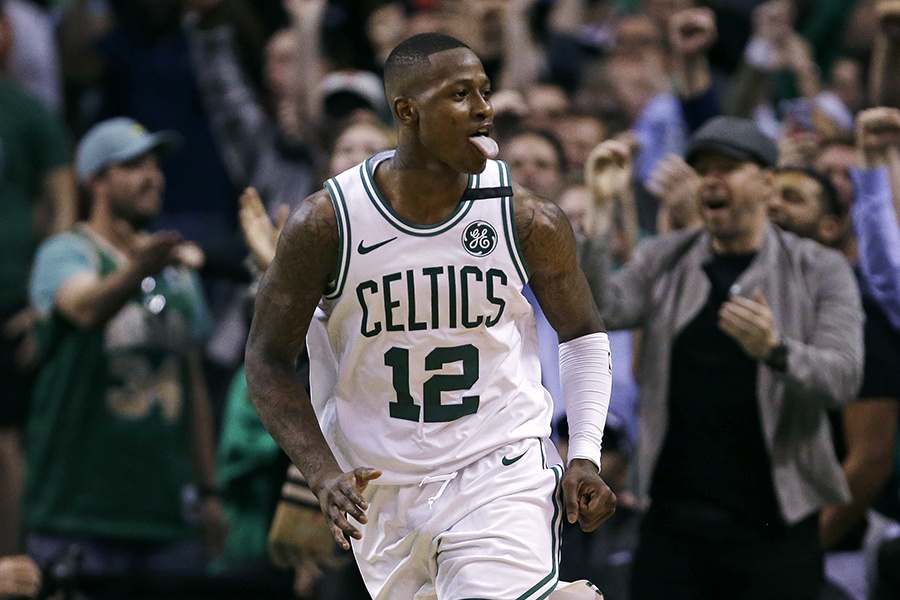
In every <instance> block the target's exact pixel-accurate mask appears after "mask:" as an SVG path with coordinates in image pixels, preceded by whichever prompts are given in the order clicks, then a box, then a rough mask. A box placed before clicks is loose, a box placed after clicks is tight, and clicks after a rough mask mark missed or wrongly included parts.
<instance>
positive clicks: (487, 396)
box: [246, 33, 615, 600]
mask: <svg viewBox="0 0 900 600" xmlns="http://www.w3.org/2000/svg"><path fill="white" fill-rule="evenodd" d="M384 78H385V89H386V92H387V97H388V99H389V101H390V104H391V108H392V112H393V116H394V120H395V122H396V124H397V128H398V140H399V144H398V147H397V149H396V151H388V152H385V153H381V154H377V155H375V156H373V157H371V158H370V159H368V160H367V161H365V162H364V163H362V164H361V165H358V166H357V167H354V168H352V169H349V170H348V171H345V172H344V173H342V174H340V175H338V176H336V177H334V178H333V179H331V180H329V181H328V182H327V183H326V186H325V188H326V189H324V190H322V191H321V192H319V193H316V194H313V195H312V196H310V197H309V198H307V199H306V200H305V201H304V202H303V203H302V204H301V206H300V207H298V209H297V210H296V211H295V212H294V213H293V214H292V215H291V217H290V219H289V220H288V222H287V224H286V225H285V227H284V230H283V231H282V234H281V236H280V239H279V242H278V249H277V252H276V255H275V259H274V261H273V262H272V264H271V266H270V267H269V269H268V271H267V273H266V275H265V277H264V278H263V281H262V283H261V286H260V290H259V295H258V296H257V300H256V312H255V316H254V319H253V326H252V330H251V332H250V339H249V342H248V347H247V360H246V369H247V380H248V384H249V389H250V393H251V397H252V398H253V401H254V403H255V405H256V408H257V410H258V412H259V415H260V417H261V419H262V421H263V423H264V424H265V426H266V427H267V428H268V430H269V431H270V432H271V433H272V435H273V437H274V438H275V439H276V440H277V441H278V443H279V444H280V445H281V447H282V448H283V449H284V450H285V451H286V452H287V454H288V455H289V456H290V458H291V460H292V461H293V462H294V464H295V465H297V467H299V469H300V471H301V472H302V473H303V475H304V476H305V477H306V479H307V480H308V482H309V485H310V488H311V489H312V491H313V492H314V493H315V494H316V496H317V498H318V500H319V503H320V505H321V508H322V511H323V512H324V514H325V515H326V518H328V519H329V520H330V522H331V528H332V531H333V534H334V538H335V540H336V541H337V542H338V544H340V545H341V546H342V547H343V548H345V549H347V548H350V546H351V544H350V542H349V541H348V538H349V539H350V541H352V546H353V551H354V554H355V557H356V560H357V562H358V563H359V566H360V570H361V572H362V575H363V578H364V580H365V582H366V586H367V588H368V590H369V592H370V593H371V594H372V596H373V597H375V598H377V599H387V598H392V599H396V598H416V599H424V598H440V599H442V600H443V599H447V600H451V599H452V600H459V599H462V598H490V599H495V600H499V599H508V598H523V599H525V598H546V597H547V596H548V595H549V594H550V593H551V592H553V590H554V588H555V587H556V586H557V558H558V542H559V538H558V526H559V524H560V520H561V518H562V517H563V515H565V517H566V518H567V519H568V520H569V521H570V522H572V523H574V522H576V521H578V522H579V523H580V524H581V526H582V528H584V529H585V530H588V531H590V530H593V529H595V528H596V527H597V526H598V525H600V523H602V522H603V521H604V520H605V519H607V518H608V517H609V516H610V515H611V514H612V513H613V512H614V510H615V496H614V495H613V493H612V492H611V491H610V490H609V488H608V487H607V486H606V484H605V483H604V482H603V480H602V479H601V478H600V476H599V473H598V472H599V467H600V442H601V438H602V434H603V427H604V425H605V422H606V413H607V407H608V403H609V392H610V385H611V378H610V366H609V364H610V363H609V345H608V341H607V338H606V333H605V332H604V324H603V321H602V319H601V318H600V315H599V313H598V311H597V308H596V306H595V304H594V302H593V300H592V298H591V294H590V290H589V289H588V284H587V282H586V281H585V278H584V275H583V274H582V272H581V271H580V270H579V268H578V266H577V263H576V258H575V239H574V236H573V233H572V229H571V227H570V225H569V223H568V221H567V220H566V219H565V217H564V216H563V213H562V212H561V211H560V210H559V209H557V208H556V207H554V206H553V205H552V204H550V203H546V202H543V201H539V200H537V199H536V198H534V197H532V196H531V195H530V194H528V193H527V192H526V191H524V190H522V189H519V188H516V187H514V186H512V183H511V181H510V177H509V170H508V168H507V166H506V165H505V164H504V163H502V162H500V161H497V160H494V157H495V156H496V155H497V150H498V148H497V144H496V142H494V141H493V140H492V139H491V138H490V137H489V133H490V131H491V125H492V118H493V112H492V109H491V104H490V100H489V98H490V93H491V86H490V82H489V80H488V78H487V77H486V75H485V73H484V68H483V67H482V64H481V62H480V61H479V60H478V58H477V56H476V55H475V53H474V52H472V50H471V49H469V48H468V47H467V46H466V45H464V44H463V43H462V42H460V41H458V40H456V39H454V38H451V37H448V36H444V35H440V34H431V33H429V34H420V35H417V36H414V37H412V38H409V39H407V40H406V41H404V42H402V43H401V44H399V45H398V46H397V48H396V49H395V50H394V51H393V52H392V53H391V55H390V56H389V58H388V59H387V62H386V64H385V75H384ZM527 282H529V283H530V285H531V287H532V289H533V291H534V294H535V296H536V297H537V299H538V300H539V302H540V303H541V306H542V308H543V309H544V312H545V313H546V315H547V317H548V319H549V320H550V322H551V324H552V325H553V326H554V327H555V328H556V330H557V332H558V334H559V340H560V343H561V346H560V371H561V380H562V385H563V391H564V394H565V396H566V408H567V412H568V418H569V427H570V431H571V438H570V446H569V464H568V468H567V469H566V470H565V473H564V474H563V472H562V467H561V466H560V465H554V464H553V461H552V459H551V458H550V456H549V455H548V453H547V446H546V444H545V443H544V442H546V440H547V437H548V436H549V434H550V417H551V411H552V407H551V401H550V397H549V394H548V393H547V392H546V390H545V389H544V388H543V387H542V386H541V377H540V366H539V358H538V348H537V334H536V330H535V323H534V315H533V310H532V309H531V307H530V305H529V304H528V302H527V300H526V299H525V297H524V296H523V295H522V288H523V286H524V285H525V284H526V283H527ZM310 321H312V323H310ZM304 338H307V343H308V346H309V353H310V357H311V368H310V372H311V384H312V394H311V396H312V398H311V400H310V398H309V396H307V395H306V393H305V392H304V390H303V388H302V387H301V386H300V385H299V384H298V382H297V380H296V377H295V375H294V359H295V357H296V356H297V354H298V352H299V351H300V349H301V348H302V345H303V341H304ZM558 489H560V490H561V492H562V497H563V501H564V504H563V506H560V505H559V502H558V494H557V490H558ZM563 511H564V512H563ZM351 518H352V520H351ZM353 521H355V522H356V523H354V522H353ZM585 590H586V591H590V590H589V589H588V588H587V587H585ZM557 593H560V592H559V590H557ZM562 593H564V594H568V593H569V592H562ZM590 595H591V597H596V595H595V594H594V593H593V592H592V591H591V593H590ZM567 597H569V596H567ZM571 597H575V596H571Z"/></svg>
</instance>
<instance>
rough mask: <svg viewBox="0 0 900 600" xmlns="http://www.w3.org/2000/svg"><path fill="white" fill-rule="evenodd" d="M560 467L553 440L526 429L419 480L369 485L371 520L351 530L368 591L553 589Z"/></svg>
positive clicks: (497, 595)
mask: <svg viewBox="0 0 900 600" xmlns="http://www.w3.org/2000/svg"><path fill="white" fill-rule="evenodd" d="M545 444H546V450H545ZM548 457H549V460H548ZM554 463H555V464H554ZM561 476H562V466H561V465H560V464H559V458H558V455H557V454H556V451H555V448H552V446H551V445H550V442H549V441H545V442H542V441H541V440H538V439H527V440H520V441H518V442H515V443H512V444H509V445H507V446H504V447H501V448H499V449H498V450H496V451H494V452H492V453H490V454H488V455H486V456H484V457H482V458H481V459H479V460H477V461H476V462H474V463H472V464H471V465H469V466H467V467H465V468H464V469H462V470H460V471H458V472H456V473H445V474H443V473H442V474H439V475H435V476H434V477H426V478H425V480H424V481H423V482H422V483H421V484H420V485H415V484H413V485H403V486H384V485H373V486H370V487H369V489H367V490H366V497H367V499H368V501H369V510H368V511H367V513H366V514H367V516H368V519H369V522H368V524H366V525H363V526H361V531H362V539H361V540H352V544H353V552H354V555H355V557H356V561H357V563H358V564H359V569H360V572H361V573H362V576H363V579H364V580H365V582H366V586H367V588H368V590H369V593H370V594H371V595H372V597H373V598H374V599H375V600H397V599H398V598H404V599H410V600H413V599H414V600H436V599H440V600H463V599H473V598H477V599H488V600H512V599H513V598H516V599H521V600H526V599H527V600H531V599H538V598H547V597H548V595H549V594H550V593H551V592H552V591H553V589H554V588H555V587H556V583H557V579H558V572H559V571H558V564H559V543H560V539H559V531H560V526H561V523H562V519H563V518H564V510H563V507H562V506H561V505H560V496H559V490H558V489H559V480H560V477H561Z"/></svg>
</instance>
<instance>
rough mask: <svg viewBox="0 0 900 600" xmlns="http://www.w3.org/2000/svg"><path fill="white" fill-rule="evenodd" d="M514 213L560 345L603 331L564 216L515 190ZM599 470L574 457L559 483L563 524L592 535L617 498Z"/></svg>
mask: <svg viewBox="0 0 900 600" xmlns="http://www.w3.org/2000/svg"><path fill="white" fill-rule="evenodd" d="M515 209H516V228H517V230H518V234H519V243H520V245H521V248H522V252H523V254H524V256H525V261H526V263H527V265H528V268H529V270H530V272H531V277H530V281H529V283H530V285H531V289H532V291H533V292H534V295H535V298H537V300H538V302H539V303H540V305H541V309H542V310H543V311H544V314H545V315H546V316H547V320H548V321H549V322H550V324H551V325H552V326H553V328H554V329H556V331H557V334H558V335H559V341H560V343H564V342H569V341H572V340H576V339H578V338H582V337H584V336H587V335H590V334H594V333H600V332H603V331H605V326H604V324H603V319H602V318H601V317H600V312H599V311H598V310H597V305H596V304H595V303H594V300H593V297H592V296H591V291H590V287H589V286H588V282H587V279H586V278H585V276H584V273H582V271H581V268H580V267H579V266H578V260H577V257H576V246H575V234H574V233H573V231H572V226H571V225H570V224H569V221H568V219H567V218H566V216H565V214H564V213H563V212H562V210H561V209H560V208H559V207H557V206H556V205H555V204H552V203H550V202H545V201H543V200H539V199H537V198H535V197H534V196H532V195H531V194H530V193H528V192H527V191H525V190H523V189H521V188H517V189H516V190H515ZM567 404H568V402H567ZM570 426H571V419H570ZM598 467H599V465H597V464H594V463H593V462H592V461H590V460H587V459H583V458H575V459H573V460H572V461H570V463H569V467H568V468H567V469H566V472H565V474H564V475H563V479H562V489H563V496H564V500H565V506H566V515H567V517H568V520H569V522H570V523H574V522H575V521H576V520H577V521H578V522H579V523H580V525H581V527H582V529H584V530H585V531H593V530H594V529H596V528H597V527H598V526H599V525H600V524H601V523H603V521H605V520H606V519H608V518H609V517H610V516H612V514H613V513H614V512H615V507H616V497H615V495H614V494H613V493H612V491H611V490H610V489H609V487H607V485H606V483H605V482H604V481H603V480H602V479H601V478H600V476H599V474H598Z"/></svg>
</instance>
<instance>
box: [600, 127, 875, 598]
mask: <svg viewBox="0 0 900 600" xmlns="http://www.w3.org/2000/svg"><path fill="white" fill-rule="evenodd" d="M686 160H687V162H688V163H689V164H690V165H691V166H693V167H694V169H695V170H696V171H697V173H698V174H699V175H700V183H699V185H698V188H697V194H696V198H697V202H698V209H699V213H700V216H701V218H702V223H703V224H702V226H700V227H696V228H690V229H686V230H683V231H678V232H675V233H672V234H669V235H665V236H660V237H658V238H653V239H650V240H648V241H647V242H645V243H644V244H642V245H641V246H639V247H638V248H637V250H636V251H635V254H634V256H633V258H632V259H631V261H630V262H629V263H628V264H627V265H626V266H625V267H624V268H623V269H622V270H621V271H619V272H617V273H616V274H615V275H613V276H611V277H610V278H609V281H608V282H606V285H605V286H602V289H603V290H604V296H603V298H602V306H601V310H603V315H604V319H605V321H606V323H607V325H608V326H609V327H610V328H611V329H618V328H633V327H642V328H643V329H644V339H645V340H646V341H645V343H644V345H643V351H642V356H641V362H640V368H639V370H638V374H637V383H638V386H639V388H640V397H639V406H640V416H639V424H640V431H639V436H640V438H639V439H640V448H639V455H638V476H639V481H638V483H639V491H640V492H641V493H642V494H649V496H650V498H651V504H650V508H649V510H648V513H647V514H646V516H645V519H644V522H643V523H642V528H641V538H640V544H639V548H638V551H637V553H636V555H635V563H634V567H633V571H632V595H631V597H632V599H633V600H648V599H657V598H668V599H673V600H674V599H683V598H695V599H713V598H731V599H735V600H740V599H747V600H749V599H751V598H769V599H776V598H777V599H784V600H788V599H790V600H799V599H809V600H812V599H815V598H816V597H817V595H818V592H819V588H820V585H821V580H822V551H821V546H820V544H819V536H818V533H819V531H818V513H819V511H820V510H822V508H823V507H824V506H827V505H830V504H840V503H843V502H846V501H848V500H849V498H850V494H849V490H848V486H847V482H846V479H845V477H844V474H843V473H842V471H841V467H840V464H839V463H838V462H837V460H836V459H835V457H834V451H833V448H832V443H831V436H830V432H829V424H828V417H827V410H828V409H833V408H837V407H840V406H842V405H844V404H846V403H847V402H849V401H850V400H851V399H852V398H853V397H854V395H855V394H856V392H857V389H858V387H859V383H860V375H861V372H862V362H863V356H862V355H863V352H862V350H863V349H862V311H861V308H860V299H859V292H858V291H857V287H856V284H855V281H854V278H853V273H852V271H851V270H850V267H849V265H848V264H847V262H846V260H844V258H843V257H842V256H840V255H839V254H838V253H837V252H835V251H833V250H829V249H826V248H824V247H822V246H821V245H819V244H817V243H815V242H813V241H810V240H803V239H800V238H798V237H796V236H795V235H793V234H790V233H786V232H784V231H782V230H780V229H778V228H776V227H775V226H773V225H771V224H770V223H769V220H768V218H767V206H768V201H769V198H770V197H771V195H772V194H773V191H774V190H773V178H774V173H773V171H772V167H773V165H774V163H775V160H776V149H775V145H774V144H773V143H772V141H771V140H769V139H768V138H766V137H765V136H764V135H763V134H762V133H761V132H760V131H759V130H758V129H757V128H756V127H755V126H754V125H753V124H752V122H750V121H747V120H744V119H736V118H732V117H717V118H715V119H712V120H710V121H709V122H707V123H706V124H705V125H704V126H703V127H701V128H700V129H699V130H698V131H697V132H696V133H695V134H694V135H693V136H692V138H691V141H690V143H689V145H688V150H687V155H686Z"/></svg>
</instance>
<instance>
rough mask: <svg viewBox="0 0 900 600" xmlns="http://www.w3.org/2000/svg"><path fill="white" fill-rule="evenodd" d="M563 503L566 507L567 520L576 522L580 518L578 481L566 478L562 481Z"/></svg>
mask: <svg viewBox="0 0 900 600" xmlns="http://www.w3.org/2000/svg"><path fill="white" fill-rule="evenodd" d="M562 488H563V503H564V504H565V508H566V520H568V521H569V523H574V522H576V521H577V520H578V483H577V482H576V481H573V480H566V479H564V480H563V482H562Z"/></svg>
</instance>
